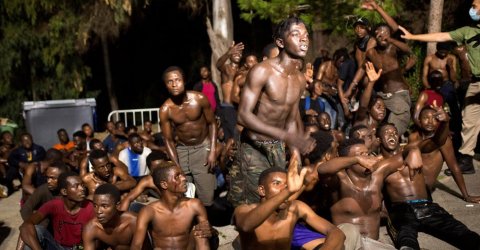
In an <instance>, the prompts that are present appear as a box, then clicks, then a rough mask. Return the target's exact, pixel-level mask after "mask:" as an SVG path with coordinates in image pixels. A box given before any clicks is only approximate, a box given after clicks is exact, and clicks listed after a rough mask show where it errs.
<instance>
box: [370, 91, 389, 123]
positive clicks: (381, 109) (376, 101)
mask: <svg viewBox="0 0 480 250" xmlns="http://www.w3.org/2000/svg"><path fill="white" fill-rule="evenodd" d="M368 111H369V113H370V116H371V117H372V118H373V119H374V120H375V121H378V122H381V121H383V119H385V116H386V114H387V108H386V107H385V102H384V101H383V99H382V98H381V97H379V96H377V97H373V98H371V99H370V102H369V103H368Z"/></svg>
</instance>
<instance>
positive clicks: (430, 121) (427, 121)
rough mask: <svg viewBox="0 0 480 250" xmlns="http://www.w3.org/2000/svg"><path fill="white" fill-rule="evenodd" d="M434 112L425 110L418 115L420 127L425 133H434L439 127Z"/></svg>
mask: <svg viewBox="0 0 480 250" xmlns="http://www.w3.org/2000/svg"><path fill="white" fill-rule="evenodd" d="M435 113H436V112H435V110H432V109H427V110H423V111H422V112H421V113H420V126H421V127H422V129H423V130H424V131H425V132H435V131H436V130H437V128H438V126H439V124H440V123H439V122H438V120H437V118H435Z"/></svg>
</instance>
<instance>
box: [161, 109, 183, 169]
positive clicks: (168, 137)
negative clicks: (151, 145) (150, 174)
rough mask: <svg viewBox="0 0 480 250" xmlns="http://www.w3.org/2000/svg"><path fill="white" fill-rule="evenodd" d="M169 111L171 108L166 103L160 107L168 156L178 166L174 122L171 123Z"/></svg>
mask: <svg viewBox="0 0 480 250" xmlns="http://www.w3.org/2000/svg"><path fill="white" fill-rule="evenodd" d="M169 112H170V108H169V107H167V106H166V105H164V106H162V107H161V108H160V115H159V116H160V127H161V129H162V135H163V139H164V141H165V146H166V147H167V153H168V156H169V157H170V159H171V160H172V161H174V162H175V163H176V164H177V165H178V166H180V163H179V161H178V156H177V149H176V148H175V142H174V140H173V128H172V124H170V117H169V114H168V113H169Z"/></svg>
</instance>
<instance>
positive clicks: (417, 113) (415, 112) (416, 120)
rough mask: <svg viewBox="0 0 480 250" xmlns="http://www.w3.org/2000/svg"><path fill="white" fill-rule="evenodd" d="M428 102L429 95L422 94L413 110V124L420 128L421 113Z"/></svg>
mask: <svg viewBox="0 0 480 250" xmlns="http://www.w3.org/2000/svg"><path fill="white" fill-rule="evenodd" d="M427 101H428V95H427V93H425V92H421V93H420V96H419V97H418V100H417V102H416V103H415V107H414V109H413V122H414V123H415V124H416V125H417V126H419V127H420V112H421V111H422V109H423V107H425V103H427Z"/></svg>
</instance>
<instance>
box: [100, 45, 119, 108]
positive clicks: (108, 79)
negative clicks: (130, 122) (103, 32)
mask: <svg viewBox="0 0 480 250" xmlns="http://www.w3.org/2000/svg"><path fill="white" fill-rule="evenodd" d="M100 40H101V43H102V52H103V65H104V66H105V84H106V85H107V93H108V99H109V100H110V107H111V108H112V111H113V110H118V101H117V95H116V94H115V91H114V90H113V84H112V71H111V70H110V56H109V55H108V41H107V38H106V37H105V36H100Z"/></svg>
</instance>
